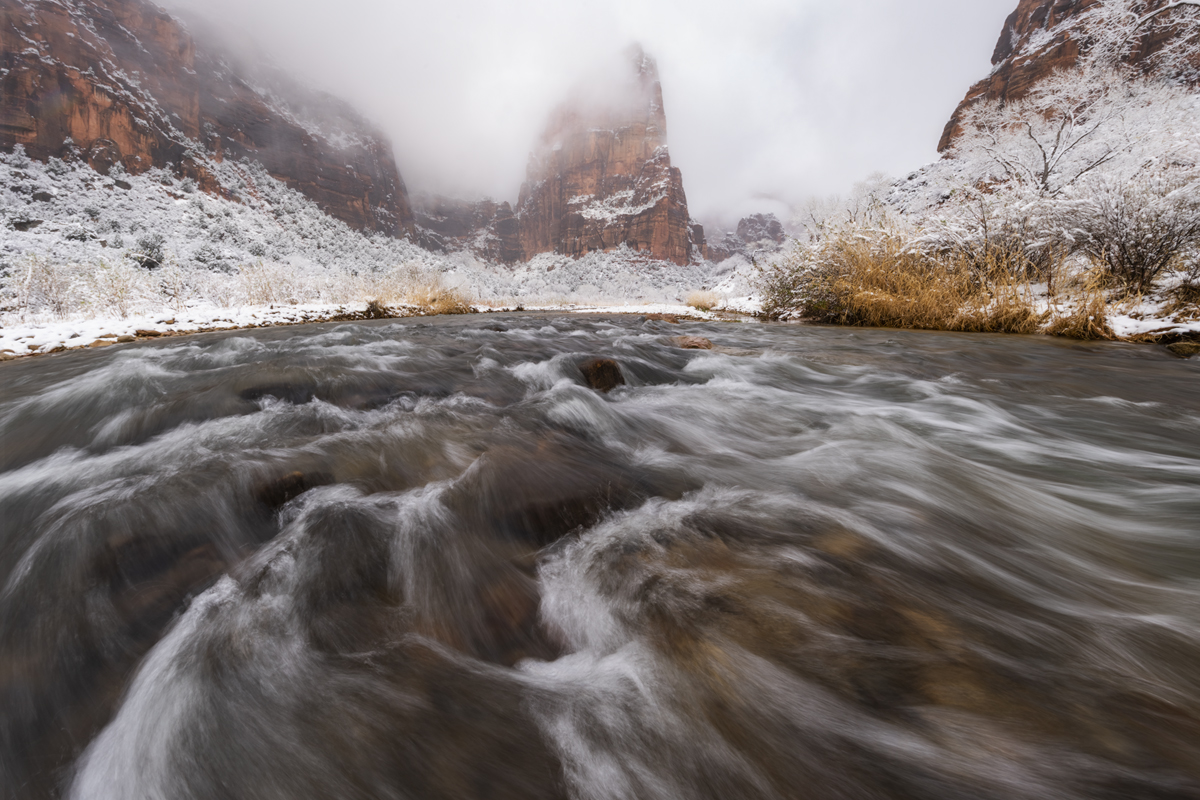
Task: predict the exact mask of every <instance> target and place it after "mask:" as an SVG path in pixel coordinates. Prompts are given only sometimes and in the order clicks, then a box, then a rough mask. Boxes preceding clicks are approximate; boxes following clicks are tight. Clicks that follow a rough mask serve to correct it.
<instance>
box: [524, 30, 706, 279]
mask: <svg viewBox="0 0 1200 800" xmlns="http://www.w3.org/2000/svg"><path fill="white" fill-rule="evenodd" d="M628 64H629V66H630V73H631V74H630V75H629V76H628V79H627V80H626V81H624V82H622V83H621V84H620V85H619V86H618V87H617V88H616V91H615V92H614V93H613V95H612V96H610V97H608V98H606V100H604V101H603V102H602V103H601V102H597V101H596V100H595V99H594V98H588V99H587V100H581V101H579V102H573V103H568V104H566V105H564V106H562V107H560V108H559V109H558V110H557V111H556V112H555V114H554V115H553V116H552V118H551V121H550V124H549V125H548V126H547V128H546V131H545V133H544V134H543V135H542V138H541V141H540V142H539V143H538V147H537V149H536V150H535V152H534V153H533V155H532V157H531V158H530V162H529V167H528V171H527V179H526V182H525V184H524V186H522V187H521V195H520V199H519V200H518V202H517V216H518V218H519V238H520V245H521V252H522V253H523V256H524V257H525V258H530V257H532V256H534V255H536V254H538V253H548V252H557V253H561V254H564V255H570V256H581V255H583V254H585V253H588V252H589V251H593V250H612V249H614V248H617V247H619V246H621V245H622V244H625V245H628V246H629V247H631V248H633V249H636V250H639V251H641V252H643V253H645V254H646V255H648V256H651V257H653V258H656V259H660V260H663V261H673V262H675V263H677V264H686V263H689V262H690V261H691V260H692V259H693V258H695V257H701V256H703V255H704V252H703V250H704V245H703V229H702V228H700V227H699V226H698V225H695V224H694V223H692V221H691V219H690V217H689V216H688V208H687V197H686V196H685V194H684V191H683V177H682V175H681V174H680V172H679V170H678V169H676V168H675V167H673V166H671V156H670V153H669V151H668V149H667V118H666V113H665V111H664V109H663V100H662V86H661V84H660V83H659V80H658V67H657V65H656V64H655V62H654V60H653V59H651V58H649V57H648V56H646V55H645V54H644V53H643V52H642V51H641V49H640V48H635V49H634V50H632V51H630V53H629V61H628Z"/></svg>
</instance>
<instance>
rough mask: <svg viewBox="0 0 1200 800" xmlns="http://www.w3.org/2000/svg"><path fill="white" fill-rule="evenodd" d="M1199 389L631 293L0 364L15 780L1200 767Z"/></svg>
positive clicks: (927, 790) (1051, 788) (598, 792)
mask: <svg viewBox="0 0 1200 800" xmlns="http://www.w3.org/2000/svg"><path fill="white" fill-rule="evenodd" d="M680 334H691V335H698V336H707V337H709V338H710V339H712V340H713V342H715V343H716V345H717V348H716V349H715V350H712V351H697V350H684V349H680V348H679V347H678V346H676V344H675V343H673V342H672V341H671V338H670V337H673V336H677V335H680ZM597 356H599V357H608V358H612V359H614V360H615V361H616V362H618V364H619V365H620V370H621V372H622V374H623V376H624V378H625V381H626V385H625V386H621V387H619V388H616V389H614V390H613V391H611V392H609V393H607V394H604V393H601V392H598V391H595V390H593V389H591V388H588V387H587V386H586V385H585V381H584V377H583V374H582V373H581V371H580V364H581V363H582V362H584V361H585V360H586V359H588V358H590V357H597ZM1198 390H1200V369H1198V365H1197V364H1196V363H1194V362H1184V361H1180V360H1177V359H1174V358H1172V357H1170V356H1168V355H1166V354H1165V353H1163V352H1162V351H1161V350H1159V349H1155V348H1148V347H1135V346H1129V345H1111V344H1110V345H1080V344H1070V343H1064V342H1059V341H1052V340H1048V339H1044V338H1023V337H998V336H970V335H956V334H929V333H913V332H895V331H859V330H848V329H833V328H810V327H795V326H776V325H732V324H724V325H720V324H711V325H710V324H699V323H688V324H683V325H670V324H667V323H666V322H663V321H645V320H642V319H639V318H636V317H626V318H611V319H610V318H570V319H567V318H543V317H537V316H502V317H499V316H498V317H470V318H460V319H454V320H434V321H432V322H412V321H406V322H390V321H386V322H378V323H363V324H354V325H338V326H314V327H308V328H293V329H286V330H274V331H256V332H252V333H247V332H242V333H236V334H225V335H214V336H200V337H192V338H188V339H175V340H169V341H162V342H157V343H153V344H149V345H139V346H131V347H128V348H113V349H110V350H106V351H93V352H88V353H78V354H64V355H61V356H53V357H47V358H39V359H34V360H31V361H24V362H14V363H10V364H5V365H2V366H0V442H2V445H3V446H2V450H0V470H2V471H0V526H2V530H0V589H2V593H0V714H2V718H0V770H2V772H0V794H2V795H3V796H4V797H15V798H20V799H21V800H24V798H40V797H55V796H69V797H76V798H113V800H118V799H121V800H140V799H141V798H163V800H166V799H167V798H171V799H175V798H297V797H312V798H518V797H519V798H566V797H571V798H587V799H588V800H592V799H593V798H594V799H596V800H599V799H600V798H714V799H715V798H722V800H728V799H729V798H759V797H762V798H772V797H780V798H784V797H787V798H792V797H794V798H814V799H816V798H847V799H851V798H853V799H854V800H860V799H863V798H962V797H969V798H979V799H984V798H1039V800H1041V799H1042V798H1114V799H1115V798H1198V797H1200V391H1198Z"/></svg>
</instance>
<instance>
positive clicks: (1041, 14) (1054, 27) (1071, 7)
mask: <svg viewBox="0 0 1200 800" xmlns="http://www.w3.org/2000/svg"><path fill="white" fill-rule="evenodd" d="M1168 2H1169V0H1147V2H1144V3H1140V4H1137V6H1136V8H1135V9H1134V11H1135V13H1139V14H1147V13H1150V12H1152V11H1154V10H1156V9H1159V8H1162V7H1163V6H1165V5H1167V4H1168ZM1099 3H1100V0H1020V2H1019V4H1018V5H1017V8H1016V10H1015V11H1013V13H1012V14H1010V15H1009V17H1008V19H1007V21H1006V22H1005V23H1004V30H1003V31H1002V32H1001V34H1000V40H999V42H997V43H996V49H995V51H994V52H993V54H992V65H993V69H992V72H991V74H990V75H989V76H988V77H986V78H984V79H983V80H981V81H979V82H978V83H976V84H975V85H974V86H972V87H971V89H970V90H969V91H968V92H967V96H966V97H965V98H964V99H963V101H962V103H960V104H959V106H958V108H957V109H955V111H954V114H953V115H952V116H951V118H950V121H949V122H948V123H947V124H946V129H945V131H944V132H943V133H942V139H941V142H940V143H939V144H938V150H939V151H945V150H946V149H947V148H949V147H950V145H951V144H952V143H953V142H954V139H955V138H956V137H957V136H958V135H959V134H960V133H961V127H960V121H961V119H962V115H963V112H964V111H965V110H966V109H967V108H968V107H969V106H971V105H972V104H973V103H976V102H978V101H979V100H1019V99H1020V98H1022V97H1024V96H1025V95H1027V94H1028V93H1029V91H1030V90H1031V89H1032V88H1033V87H1034V86H1036V85H1037V84H1038V83H1039V82H1040V81H1041V80H1043V79H1045V78H1046V77H1048V76H1050V75H1051V74H1053V73H1054V72H1057V71H1058V70H1060V69H1065V68H1069V67H1072V66H1074V65H1075V64H1076V63H1077V62H1078V60H1079V56H1080V53H1081V49H1082V48H1085V47H1087V46H1088V42H1087V31H1086V30H1085V25H1084V24H1083V23H1084V22H1085V21H1086V20H1085V18H1086V17H1087V15H1088V14H1090V13H1092V12H1094V11H1095V10H1096V6H1098V5H1099ZM1183 11H1185V12H1186V11H1187V9H1183ZM1188 19H1190V18H1188ZM1188 19H1184V18H1182V16H1181V15H1178V12H1171V13H1167V14H1163V15H1161V16H1159V17H1157V18H1155V20H1154V22H1153V24H1149V25H1146V26H1145V27H1144V28H1142V29H1140V30H1139V33H1138V36H1137V37H1136V40H1135V42H1134V46H1133V49H1132V51H1131V53H1130V55H1129V58H1128V61H1129V63H1131V64H1132V65H1134V66H1149V64H1150V63H1151V61H1152V57H1153V56H1154V55H1155V54H1157V53H1158V52H1160V51H1161V50H1162V49H1163V47H1164V46H1165V45H1167V44H1168V43H1170V42H1171V41H1173V40H1175V39H1176V38H1177V37H1179V36H1180V35H1194V34H1195V30H1194V23H1190V22H1189V21H1188ZM1193 67H1195V68H1200V60H1198V61H1197V63H1195V64H1193Z"/></svg>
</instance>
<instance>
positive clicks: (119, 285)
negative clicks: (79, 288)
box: [87, 261, 152, 319]
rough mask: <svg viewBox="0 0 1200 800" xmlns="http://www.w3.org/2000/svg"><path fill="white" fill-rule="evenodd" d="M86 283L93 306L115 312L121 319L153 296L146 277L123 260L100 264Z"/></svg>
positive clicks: (89, 274)
mask: <svg viewBox="0 0 1200 800" xmlns="http://www.w3.org/2000/svg"><path fill="white" fill-rule="evenodd" d="M87 283H88V288H89V289H90V293H91V296H92V302H93V304H94V305H95V306H96V307H97V308H99V309H102V310H104V311H112V312H115V313H116V314H117V315H118V316H119V317H121V318H122V319H124V318H125V317H127V316H129V312H130V311H131V310H132V309H133V307H134V306H135V304H138V303H139V301H143V300H146V299H148V298H149V296H150V294H151V293H152V290H151V288H150V286H149V285H148V283H147V279H146V274H145V273H144V272H142V271H141V270H138V269H136V268H134V267H132V266H131V265H130V264H129V263H127V262H125V261H118V262H116V263H112V264H110V263H106V262H101V263H100V264H99V265H97V266H96V267H95V268H94V269H92V270H91V271H90V272H89V273H88V275H87Z"/></svg>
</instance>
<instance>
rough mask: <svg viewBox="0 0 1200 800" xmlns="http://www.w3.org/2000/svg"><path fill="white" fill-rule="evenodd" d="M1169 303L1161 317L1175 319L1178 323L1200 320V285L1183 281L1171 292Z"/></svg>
mask: <svg viewBox="0 0 1200 800" xmlns="http://www.w3.org/2000/svg"><path fill="white" fill-rule="evenodd" d="M1168 296H1169V297H1170V303H1169V304H1168V305H1167V306H1166V307H1165V308H1164V309H1163V315H1164V316H1168V317H1175V318H1176V319H1177V320H1179V321H1180V322H1192V321H1194V320H1200V284H1196V283H1192V282H1191V281H1185V282H1184V283H1183V284H1181V285H1180V286H1177V287H1175V288H1174V289H1172V290H1171V292H1170V294H1169V295H1168Z"/></svg>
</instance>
